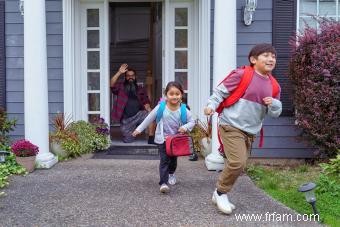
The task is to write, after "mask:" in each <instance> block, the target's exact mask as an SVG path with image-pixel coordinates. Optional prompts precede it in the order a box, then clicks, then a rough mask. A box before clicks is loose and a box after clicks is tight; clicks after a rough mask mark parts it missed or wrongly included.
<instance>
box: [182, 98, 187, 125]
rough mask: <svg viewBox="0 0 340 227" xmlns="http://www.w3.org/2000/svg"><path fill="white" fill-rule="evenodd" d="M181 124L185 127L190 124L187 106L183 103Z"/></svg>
mask: <svg viewBox="0 0 340 227" xmlns="http://www.w3.org/2000/svg"><path fill="white" fill-rule="evenodd" d="M181 122H182V124H183V125H185V124H186V123H187V122H188V119H187V105H186V104H184V103H181Z"/></svg>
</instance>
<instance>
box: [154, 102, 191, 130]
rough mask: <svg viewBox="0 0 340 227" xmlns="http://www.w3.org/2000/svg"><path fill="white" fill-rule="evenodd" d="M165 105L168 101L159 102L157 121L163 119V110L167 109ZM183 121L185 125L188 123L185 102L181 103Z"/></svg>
mask: <svg viewBox="0 0 340 227" xmlns="http://www.w3.org/2000/svg"><path fill="white" fill-rule="evenodd" d="M165 106H166V101H165V100H162V101H160V102H159V108H158V110H157V115H156V123H157V124H158V122H159V121H160V120H161V118H162V117H163V112H164V110H165ZM180 108H181V122H182V124H183V125H185V124H186V123H187V105H185V104H184V103H181V107H180Z"/></svg>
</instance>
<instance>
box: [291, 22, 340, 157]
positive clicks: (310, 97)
mask: <svg viewBox="0 0 340 227" xmlns="http://www.w3.org/2000/svg"><path fill="white" fill-rule="evenodd" d="M339 37H340V23H339V22H335V21H320V28H319V30H316V29H313V28H307V29H306V30H305V32H304V34H302V35H298V36H297V37H296V38H294V39H293V40H292V41H291V44H292V52H293V53H292V57H291V60H290V64H289V78H290V80H291V82H292V84H293V103H294V107H295V110H296V115H295V117H296V119H297V123H298V126H299V127H300V128H301V129H302V130H303V137H304V138H306V139H307V140H308V141H309V142H312V143H313V144H314V145H315V146H316V147H317V148H318V150H319V153H318V154H319V156H321V157H334V156H335V155H336V154H337V151H338V148H339V147H340V140H339V134H340V132H339V130H340V127H339V122H340V113H339V103H340V86H339V81H340V61H339V53H340V45H339Z"/></svg>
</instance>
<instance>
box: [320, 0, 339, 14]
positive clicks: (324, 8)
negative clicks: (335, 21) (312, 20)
mask: <svg viewBox="0 0 340 227" xmlns="http://www.w3.org/2000/svg"><path fill="white" fill-rule="evenodd" d="M319 15H320V16H334V15H336V1H335V0H320V4H319Z"/></svg>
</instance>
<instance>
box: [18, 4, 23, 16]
mask: <svg viewBox="0 0 340 227" xmlns="http://www.w3.org/2000/svg"><path fill="white" fill-rule="evenodd" d="M19 11H20V14H21V16H23V15H24V0H20V1H19Z"/></svg>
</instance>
